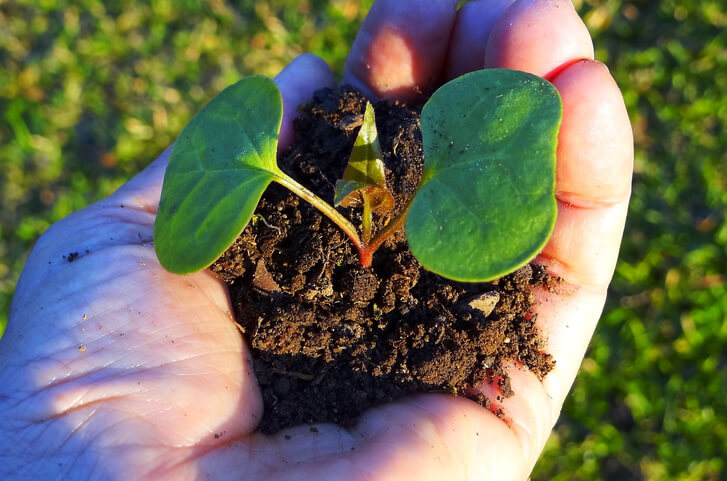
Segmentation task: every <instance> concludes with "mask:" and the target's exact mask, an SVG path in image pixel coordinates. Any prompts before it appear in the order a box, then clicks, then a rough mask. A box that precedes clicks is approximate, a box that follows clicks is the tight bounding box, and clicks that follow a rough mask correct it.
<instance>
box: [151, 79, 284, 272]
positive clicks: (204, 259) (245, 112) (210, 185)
mask: <svg viewBox="0 0 727 481" xmlns="http://www.w3.org/2000/svg"><path fill="white" fill-rule="evenodd" d="M282 118H283V103H282V99H281V96H280V92H279V90H278V88H277V86H276V85H275V83H274V82H273V81H272V80H270V79H268V78H265V77H259V76H256V77H248V78H245V79H243V80H240V81H239V82H237V83H236V84H234V85H231V86H229V87H227V88H226V89H225V90H223V91H222V92H220V93H219V94H218V95H217V96H216V97H215V98H213V99H212V100H211V101H210V102H209V103H208V104H207V105H205V106H204V108H202V110H200V111H199V112H198V113H197V115H195V116H194V117H193V118H192V120H191V121H190V122H189V124H187V126H186V127H185V128H184V130H182V133H181V134H179V138H177V141H176V143H175V144H174V148H173V150H172V153H171V156H170V159H169V166H168V167H167V171H166V175H165V177H164V184H163V186H162V197H161V201H160V202H159V213H158V214H157V219H156V222H155V224H154V240H155V248H156V252H157V257H158V258H159V262H161V264H162V266H164V268H165V269H167V270H169V271H171V272H175V273H178V274H186V273H189V272H195V271H198V270H201V269H203V268H205V267H207V266H209V265H210V264H211V263H212V262H214V260H215V259H216V258H217V257H219V256H220V254H222V253H223V252H224V251H225V249H227V248H228V247H229V246H230V244H232V242H233V241H234V240H235V238H236V237H237V236H238V235H240V232H242V229H244V227H245V225H247V223H248V222H249V221H250V217H251V216H252V214H253V212H254V210H255V207H256V206H257V204H258V202H259V200H260V197H261V196H262V194H263V192H264V191H265V188H266V187H267V186H268V184H270V182H271V181H272V180H274V179H276V178H280V177H283V176H285V174H283V172H282V171H281V170H280V169H279V168H278V166H277V163H276V150H277V145H278V133H279V131H280V123H281V120H282Z"/></svg>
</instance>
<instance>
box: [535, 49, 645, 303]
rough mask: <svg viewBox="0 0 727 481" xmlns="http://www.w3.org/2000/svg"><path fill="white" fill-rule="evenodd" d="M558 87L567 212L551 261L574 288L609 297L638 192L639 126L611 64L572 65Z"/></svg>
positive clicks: (560, 168) (548, 254) (559, 179)
mask: <svg viewBox="0 0 727 481" xmlns="http://www.w3.org/2000/svg"><path fill="white" fill-rule="evenodd" d="M554 84H555V86H556V87H557V88H558V90H559V91H560V94H561V97H562V99H563V124H562V125H561V129H560V134H559V136H558V163H557V176H556V196H557V198H558V205H559V212H558V221H557V224H556V229H555V231H554V233H553V236H552V238H551V240H550V242H549V243H548V245H547V246H546V247H545V250H544V251H543V256H544V257H545V258H547V259H548V260H549V261H550V264H552V266H553V269H554V270H555V271H556V272H557V273H558V274H561V275H563V276H564V277H566V278H567V279H568V281H569V282H574V283H578V284H581V285H587V286H591V287H593V288H596V289H603V288H605V286H607V285H608V283H609V282H610V280H611V276H612V275H613V269H614V267H615V264H616V257H617V255H618V247H619V245H620V240H621V235H622V231H623V226H624V220H625V217H626V209H627V205H628V199H629V195H630V192H631V172H632V170H633V140H632V138H633V137H632V133H631V125H630V123H629V119H628V114H627V112H626V107H625V106H624V102H623V99H622V97H621V93H620V92H619V89H618V86H617V85H616V83H615V82H614V81H613V79H612V78H611V75H610V74H609V72H608V69H607V68H606V67H605V66H604V65H603V64H601V63H598V62H594V61H580V62H578V63H575V64H572V65H571V66H570V67H568V68H567V69H566V70H564V71H563V72H562V73H561V74H560V75H559V76H558V77H557V78H555V80H554Z"/></svg>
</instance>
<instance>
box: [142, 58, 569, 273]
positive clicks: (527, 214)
mask: <svg viewBox="0 0 727 481" xmlns="http://www.w3.org/2000/svg"><path fill="white" fill-rule="evenodd" d="M561 116H562V107H561V102H560V97H559V96H558V93H557V91H556V90H555V88H554V87H553V86H552V85H551V84H549V83H548V82H546V81H545V80H543V79H540V78H539V77H536V76H533V75H530V74H526V73H524V72H517V71H512V70H502V69H490V70H480V71H477V72H472V73H470V74H467V75H464V76H462V77H459V78H457V79H455V80H453V81H451V82H449V83H447V84H445V85H444V86H442V87H441V88H440V89H439V90H437V91H436V92H435V93H434V94H433V95H432V97H431V98H430V99H429V101H428V102H427V104H426V105H425V106H424V108H423V110H422V117H421V128H422V139H423V143H424V173H423V176H422V181H421V184H420V185H419V187H418V190H417V193H416V195H414V196H413V197H412V198H411V199H409V200H408V201H407V204H406V205H405V206H404V208H403V209H401V210H400V211H399V213H398V214H397V215H396V216H395V217H394V218H393V219H391V220H390V221H389V223H388V224H386V226H385V227H383V228H382V229H381V230H380V231H379V232H377V233H375V234H374V233H372V231H371V226H372V220H371V215H372V213H379V214H381V213H386V212H388V211H390V210H391V208H392V207H393V198H391V199H389V196H390V195H391V194H390V193H389V192H388V190H387V189H386V187H385V182H384V176H383V164H382V163H381V152H380V148H379V144H378V141H377V138H376V128H375V122H374V121H373V109H372V108H371V107H370V106H367V110H366V114H365V116H364V117H365V121H364V123H363V126H362V130H361V131H360V132H359V136H358V138H357V140H356V146H355V147H354V151H353V153H352V155H351V159H350V161H349V165H348V167H347V169H346V173H345V174H344V178H343V179H342V180H341V181H339V182H338V183H337V185H336V195H335V203H336V205H339V204H341V205H360V206H361V207H363V209H364V213H363V222H362V224H363V226H362V235H361V236H359V234H358V232H357V230H356V228H355V227H354V226H353V225H352V224H351V222H349V221H348V220H347V219H346V218H345V217H343V215H341V214H340V213H339V212H338V211H337V210H336V209H335V208H333V207H332V206H330V205H329V204H327V203H326V202H324V201H323V200H321V199H320V198H319V197H317V196H316V195H315V194H313V193H312V192H310V191H309V190H308V189H306V188H305V187H303V186H302V185H300V184H299V183H298V182H296V181H295V180H294V179H292V178H290V177H289V176H288V175H286V174H285V173H284V172H282V171H281V170H280V169H279V168H278V166H277V163H276V149H277V139H278V132H279V130H280V123H281V120H282V100H281V96H280V92H279V91H278V89H277V87H276V86H275V84H274V83H273V82H272V80H269V79H267V78H264V77H259V76H256V77H249V78H246V79H243V80H241V81H239V82H237V83H236V84H234V85H232V86H230V87H228V88H226V89H225V90H223V91H222V92H221V93H220V94H219V95H217V97H215V98H214V99H212V100H211V101H210V102H209V103H208V104H207V105H206V106H205V107H204V108H203V109H202V110H201V111H200V112H199V113H198V114H197V115H196V116H195V117H194V118H193V119H192V120H191V121H190V123H189V124H188V125H187V126H186V127H185V128H184V130H183V131H182V133H181V134H180V136H179V138H178V139H177V142H176V144H175V146H174V149H173V150H172V154H171V158H170V161H169V166H168V168H167V173H166V176H165V178H164V185H163V188H162V198H161V201H160V204H159V213H158V216H157V220H156V224H155V246H156V251H157V256H158V257H159V260H160V262H161V264H162V265H163V266H164V267H165V268H166V269H167V270H169V271H171V272H176V273H180V274H182V273H189V272H194V271H198V270H201V269H203V268H205V267H207V266H209V265H210V264H211V263H212V262H214V260H215V259H216V258H217V257H219V255H220V254H222V252H224V251H225V249H227V248H228V247H229V246H230V245H231V244H232V242H233V241H234V240H235V238H236V237H237V236H238V235H239V234H240V232H242V230H243V229H244V227H245V226H246V225H247V223H248V222H249V221H250V218H251V217H252V215H253V212H254V210H255V207H256V206H257V204H258V202H259V200H260V197H261V196H262V194H263V192H264V190H265V189H266V188H267V186H268V185H269V184H270V182H273V181H275V182H278V183H279V184H281V185H284V186H285V187H287V188H289V189H290V190H291V191H293V192H295V193H296V194H298V195H299V196H300V197H302V198H303V199H305V200H306V201H308V202H310V203H311V204H312V205H314V206H315V207H316V208H317V209H319V210H320V211H321V212H322V213H323V214H325V215H326V216H327V217H328V218H330V219H331V220H332V221H333V222H334V223H336V224H337V225H338V226H339V227H340V228H341V229H342V230H343V231H344V232H345V233H346V234H347V236H348V237H349V238H350V239H351V241H352V242H353V244H354V246H355V247H356V249H357V252H358V256H359V260H360V262H361V264H362V265H364V266H368V265H370V264H371V256H372V254H373V252H374V251H375V250H376V249H377V248H378V247H379V246H380V245H381V244H382V243H383V242H384V241H385V240H386V239H387V238H389V237H390V236H391V235H392V234H393V233H394V232H396V231H397V230H398V229H399V228H401V227H402V226H403V225H404V224H405V229H406V235H407V240H408V242H409V247H410V249H411V251H412V253H413V254H414V256H415V257H416V258H417V260H419V262H420V263H421V264H422V265H423V266H424V267H425V268H427V269H429V270H431V271H433V272H435V273H437V274H440V275H442V276H445V277H448V278H450V279H454V280H458V281H471V282H478V281H486V280H491V279H494V278H496V277H499V276H502V275H504V274H507V273H508V272H511V271H513V270H515V269H517V268H518V267H520V266H522V265H524V264H525V263H527V262H528V261H529V260H530V259H532V258H533V257H534V256H535V255H536V254H537V253H538V252H539V251H540V250H541V249H542V248H543V246H544V245H545V243H546V242H547V240H548V238H549V237H550V234H551V232H552V230H553V227H554V224H555V218H556V214H557V209H556V201H555V196H554V188H555V150H556V145H557V135H558V128H559V125H560V121H561Z"/></svg>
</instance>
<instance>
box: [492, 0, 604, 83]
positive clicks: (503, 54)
mask: <svg viewBox="0 0 727 481" xmlns="http://www.w3.org/2000/svg"><path fill="white" fill-rule="evenodd" d="M583 58H586V59H592V58H593V43H592V41H591V36H590V34H589V32H588V29H587V28H586V26H585V24H584V23H583V21H582V20H581V19H580V17H579V16H578V13H577V12H576V10H575V8H574V7H573V4H572V3H571V2H570V1H569V0H518V1H517V2H515V3H514V4H513V5H512V6H511V7H510V8H509V9H508V10H507V11H506V12H505V14H504V15H503V16H502V17H501V18H500V19H499V20H498V21H497V23H496V24H495V26H494V27H493V29H492V33H491V34H490V37H489V40H488V42H487V48H486V52H485V66H486V67H488V68H509V69H514V70H522V71H524V72H529V73H532V74H535V75H539V76H541V77H546V76H547V75H548V74H549V73H550V72H553V71H556V70H558V69H559V68H560V67H561V66H563V65H565V64H568V63H570V62H572V61H574V60H578V59H583Z"/></svg>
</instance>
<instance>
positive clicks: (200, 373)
mask: <svg viewBox="0 0 727 481" xmlns="http://www.w3.org/2000/svg"><path fill="white" fill-rule="evenodd" d="M512 3H513V1H512V0H478V1H475V2H471V3H468V4H467V5H466V6H465V7H464V8H463V9H461V10H460V12H459V13H456V12H455V5H456V2H455V1H453V0H436V1H434V0H432V1H429V2H418V1H417V0H379V1H377V2H376V3H375V4H374V6H373V7H372V11H371V12H370V14H369V16H368V17H367V19H366V21H365V23H364V26H363V27H362V31H361V32H360V33H359V36H358V37H357V40H356V42H355V43H354V46H353V49H352V53H351V55H350V56H349V59H348V62H347V68H346V74H345V79H344V80H345V81H347V82H349V83H353V84H355V85H357V86H359V87H360V88H362V90H364V91H365V92H366V93H367V94H368V95H370V96H372V97H373V96H388V97H398V98H403V99H407V100H414V99H416V98H417V97H418V96H419V95H422V94H423V93H427V92H429V91H431V89H432V88H434V87H436V86H437V84H438V83H441V82H442V81H444V80H446V79H447V78H452V77H455V76H457V75H459V74H461V73H464V72H466V71H469V70H473V69H476V68H482V67H506V68H514V69H519V70H526V71H529V72H531V73H535V74H538V75H541V76H546V78H548V79H549V80H551V81H553V82H554V84H555V85H556V86H557V87H558V89H559V91H560V92H561V95H562V97H563V102H564V122H563V125H562V128H561V134H560V137H559V148H558V167H557V187H556V191H557V196H558V201H559V217H558V222H557V225H556V231H555V233H554V234H553V237H552V239H551V241H550V243H549V244H548V246H547V247H546V248H545V250H544V251H543V253H542V254H541V256H540V257H539V258H538V262H542V263H545V264H547V265H548V267H549V268H550V269H551V271H552V272H554V273H555V274H557V275H560V276H562V277H563V278H564V279H565V284H564V288H563V291H562V292H559V293H546V292H538V293H536V295H537V296H538V298H539V300H540V304H539V306H538V308H537V309H538V323H539V326H540V327H541V328H542V329H543V331H544V333H545V335H546V337H547V338H548V347H547V351H548V352H550V353H551V354H552V355H553V356H554V358H555V359H556V362H557V364H556V367H555V369H554V371H553V372H552V373H551V374H549V375H548V377H547V378H546V379H545V381H544V382H542V383H541V382H540V381H538V380H537V379H536V377H535V376H534V375H533V374H531V373H528V372H526V371H524V370H522V369H521V368H519V367H517V366H512V367H511V368H510V374H511V377H512V382H513V388H514V390H515V392H516V395H515V396H514V397H512V398H510V399H508V400H505V401H504V402H503V408H504V409H505V412H506V415H507V418H506V419H505V420H504V421H503V420H501V419H499V418H497V417H496V416H494V415H493V414H492V413H491V412H490V411H488V410H486V409H483V408H481V407H480V406H479V405H477V404H475V403H473V402H471V401H468V400H466V399H462V398H454V397H451V396H446V395H439V394H427V395H418V396H412V397H410V398H406V399H404V400H402V401H399V402H396V403H392V404H388V405H384V406H381V407H377V408H374V409H372V410H370V411H368V412H367V413H366V414H365V415H364V416H363V417H362V419H361V421H360V422H359V424H358V425H357V426H356V427H355V428H353V429H343V428H340V427H337V426H335V425H330V424H321V425H318V426H316V428H317V429H316V430H311V429H310V428H309V427H308V426H301V427H296V428H292V429H289V430H286V431H284V432H281V433H279V434H277V435H273V436H265V435H262V434H259V433H255V432H254V429H255V426H256V423H257V422H258V420H259V419H260V417H261V413H262V402H261V398H260V392H259V389H258V386H257V383H256V381H255V377H254V374H253V370H252V366H251V360H250V354H249V351H248V349H247V347H246V345H245V343H244V342H243V339H242V337H241V335H240V333H239V331H238V330H237V329H236V327H235V324H234V322H233V320H232V315H231V307H230V302H229V299H228V295H227V291H226V289H225V287H224V286H223V285H222V284H221V283H220V282H219V281H218V280H217V279H216V278H215V277H214V276H213V275H212V274H211V273H209V272H208V271H204V272H199V273H196V274H192V275H188V276H176V275H172V274H169V273H167V272H166V271H164V270H163V269H162V268H161V267H160V266H159V264H158V262H157V260H156V256H155V254H154V249H153V245H152V244H151V241H152V234H153V223H154V217H155V212H156V207H157V203H158V200H159V192H160V187H161V181H162V177H163V173H164V169H165V166H166V159H167V156H168V151H167V152H165V153H164V154H163V155H162V156H161V157H160V158H159V159H158V160H157V161H156V162H155V163H154V164H152V165H151V166H150V167H148V168H147V169H146V170H145V171H144V172H142V173H141V174H139V175H138V176H137V177H136V178H134V179H133V180H132V181H130V182H129V183H128V184H127V185H125V186H124V187H122V188H121V189H120V190H119V191H118V192H116V193H115V194H114V195H113V196H111V197H109V198H107V199H105V200H103V201H101V202H99V203H97V204H94V205H92V206H90V207H88V208H86V209H84V210H83V211H80V212H78V213H76V214H74V215H72V216H70V217H68V218H66V219H64V220H63V221H61V222H59V223H58V224H56V225H54V226H53V227H51V228H50V229H49V231H48V232H47V233H46V234H44V235H43V237H41V239H40V240H39V241H38V243H37V245H36V247H35V249H34V251H33V253H32V255H31V257H30V259H29V260H28V263H27V265H26V268H25V270H24V272H23V274H22V276H21V279H20V281H19V283H18V287H17V292H16V296H15V299H14V301H13V305H12V308H11V312H10V322H9V324H8V329H7V332H6V334H5V337H4V338H3V339H2V340H1V341H0V366H2V372H0V431H2V433H3V436H2V437H1V438H0V474H2V475H3V476H2V478H3V479H74V480H75V479H109V480H113V479H174V480H184V479H200V478H205V477H209V478H210V479H261V480H262V479H265V480H267V479H276V480H278V479H280V480H283V479H291V480H293V479H295V480H301V479H311V480H319V479H320V480H334V479H335V480H339V479H341V480H342V479H352V480H359V479H376V480H399V479H410V478H413V479H416V478H418V479H452V480H455V479H456V480H458V479H502V480H505V479H508V480H509V479H512V480H517V479H526V478H527V476H528V474H529V472H530V470H531V469H532V466H533V465H534V463H535V461H536V459H537V457H538V455H539V453H540V451H541V449H542V447H543V444H544V442H545V440H546V439H547V436H548V434H549V433H550V430H551V428H552V426H553V424H554V422H555V420H556V419H557V416H558V413H559V411H560V408H561V405H562V402H563V399H564V397H565V395H566V394H567V391H568V389H569V388H570V385H571V383H572V381H573V378H574V376H575V374H576V371H577V369H578V365H579V364H580V361H581V359H582V357H583V353H584V351H585V348H586V346H587V343H588V341H589V339H590V336H591V334H592V331H593V328H594V326H595V323H596V321H597V319H598V317H599V315H600V311H601V309H602V307H603V302H604V299H605V291H606V288H607V285H608V282H609V281H610V278H611V275H612V272H613V267H614V263H615V258H616V255H617V251H618V245H619V242H620V238H621V233H622V229H623V223H624V218H625V213H626V207H627V203H628V197H629V192H630V175H631V163H632V147H631V131H630V127H629V123H628V118H627V116H626V112H625V109H624V105H623V101H622V99H621V97H620V94H619V92H618V88H617V87H616V86H615V84H614V83H613V80H612V79H611V77H610V75H609V74H608V71H607V70H606V68H605V67H604V66H602V65H601V64H599V63H597V62H594V61H592V60H590V59H592V57H593V48H592V46H591V42H590V38H589V36H588V33H587V31H586V29H585V27H584V26H583V24H582V23H581V22H580V20H579V19H578V17H577V15H576V13H575V11H574V10H573V7H572V5H571V4H570V2H568V1H563V0H519V1H517V2H515V5H513V6H512V7H511V8H509V9H508V10H507V12H506V13H504V14H503V12H505V9H506V8H508V7H509V6H510V5H511V4H512ZM498 19H499V20H498ZM495 20H498V21H497V23H495ZM493 25H494V26H493ZM490 33H491V34H490ZM488 37H489V40H488ZM276 82H277V83H278V85H279V87H280V89H281V91H282V93H283V98H284V103H285V118H284V125H283V131H282V134H281V144H285V143H287V142H290V139H291V116H292V115H293V114H294V112H295V107H296V105H297V104H298V103H300V102H302V101H305V100H306V99H308V98H310V96H311V95H312V93H313V91H315V90H316V89H318V88H321V87H324V86H332V85H334V83H335V82H334V80H333V76H332V74H331V73H330V71H329V70H328V69H327V67H326V66H325V64H324V63H323V62H321V61H320V60H318V59H316V58H314V57H312V56H302V57H300V58H298V59H297V60H296V61H294V62H293V63H292V64H291V65H290V66H289V67H288V68H286V69H285V70H284V71H283V72H282V73H281V74H280V75H279V76H278V77H277V78H276ZM76 254H77V258H76ZM72 258H73V259H74V260H73V262H69V260H71V259H72ZM489 389H491V388H490V387H488V386H483V387H482V390H483V392H485V393H487V392H489V391H488V390H489Z"/></svg>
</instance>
